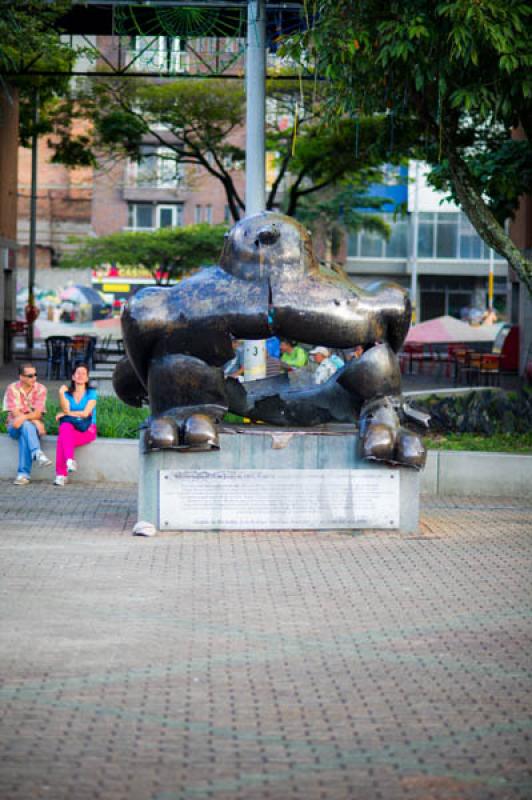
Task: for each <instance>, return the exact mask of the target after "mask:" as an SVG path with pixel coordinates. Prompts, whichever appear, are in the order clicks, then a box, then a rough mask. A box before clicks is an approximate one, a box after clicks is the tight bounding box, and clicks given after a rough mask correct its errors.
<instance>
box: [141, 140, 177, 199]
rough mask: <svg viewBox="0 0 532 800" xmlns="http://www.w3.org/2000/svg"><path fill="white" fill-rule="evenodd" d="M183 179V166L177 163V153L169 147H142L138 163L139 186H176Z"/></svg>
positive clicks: (171, 187)
mask: <svg viewBox="0 0 532 800" xmlns="http://www.w3.org/2000/svg"><path fill="white" fill-rule="evenodd" d="M182 180H183V166H182V164H179V163H177V161H176V154H175V153H174V151H173V150H172V149H171V148H169V147H151V146H149V145H146V146H143V147H141V156H140V160H139V162H138V163H137V165H136V176H135V183H136V185H137V186H144V187H146V186H152V187H159V188H170V189H173V188H176V187H177V186H179V184H180V183H181V181H182Z"/></svg>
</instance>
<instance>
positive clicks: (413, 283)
mask: <svg viewBox="0 0 532 800" xmlns="http://www.w3.org/2000/svg"><path fill="white" fill-rule="evenodd" d="M419 178H420V169H419V161H416V175H415V184H414V211H413V213H412V251H411V255H410V302H411V303H412V325H415V324H416V322H417V252H418V242H419Z"/></svg>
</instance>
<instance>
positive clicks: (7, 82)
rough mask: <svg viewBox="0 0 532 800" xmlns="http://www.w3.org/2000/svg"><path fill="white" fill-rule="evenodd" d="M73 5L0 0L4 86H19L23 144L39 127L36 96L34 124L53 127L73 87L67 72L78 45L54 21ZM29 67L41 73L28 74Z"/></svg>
mask: <svg viewBox="0 0 532 800" xmlns="http://www.w3.org/2000/svg"><path fill="white" fill-rule="evenodd" d="M70 5H71V2H70V0H53V2H47V3H43V2H42V0H19V2H13V0H0V91H5V92H7V94H8V96H9V94H10V92H11V90H12V88H13V87H15V88H16V89H17V90H18V93H19V98H20V125H19V138H20V142H21V144H22V145H26V146H27V145H28V144H29V141H30V138H31V135H32V133H33V131H34V129H35V125H34V107H35V103H36V101H37V102H38V108H39V114H38V122H37V127H36V129H35V130H36V132H37V134H38V135H40V134H44V133H50V132H51V131H52V130H53V128H54V125H55V123H56V116H55V114H56V109H57V104H58V101H59V98H61V97H64V96H65V94H67V92H68V90H69V75H68V73H69V71H70V69H71V68H72V65H73V63H74V60H75V58H76V53H77V51H76V49H74V48H72V47H71V46H70V45H69V44H68V43H65V42H64V41H62V40H61V36H60V32H59V31H58V30H57V28H56V27H55V23H56V20H57V19H58V18H59V17H61V16H62V15H63V14H64V13H65V12H66V11H67V10H68V8H69V7H70ZM29 70H31V71H32V73H35V72H38V71H40V72H41V73H42V74H40V75H36V74H32V75H28V74H27V72H28V71H29ZM60 73H62V74H60ZM37 92H38V95H37ZM78 163H79V162H78Z"/></svg>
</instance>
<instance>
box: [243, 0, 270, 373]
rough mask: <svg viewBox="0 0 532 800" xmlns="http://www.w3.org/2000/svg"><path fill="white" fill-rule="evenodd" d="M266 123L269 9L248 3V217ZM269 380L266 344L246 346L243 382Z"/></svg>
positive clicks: (255, 200)
mask: <svg viewBox="0 0 532 800" xmlns="http://www.w3.org/2000/svg"><path fill="white" fill-rule="evenodd" d="M265 122H266V8H265V2H264V0H248V27H247V44H246V215H249V214H257V213H258V212H259V211H264V208H265V205H266V169H265ZM265 377H266V342H265V341H264V340H261V341H258V340H256V341H246V342H245V344H244V380H246V381H247V380H254V379H257V378H265Z"/></svg>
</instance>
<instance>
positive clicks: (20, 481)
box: [13, 474, 30, 486]
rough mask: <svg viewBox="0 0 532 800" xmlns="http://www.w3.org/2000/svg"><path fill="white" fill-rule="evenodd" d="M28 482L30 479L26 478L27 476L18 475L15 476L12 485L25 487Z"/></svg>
mask: <svg viewBox="0 0 532 800" xmlns="http://www.w3.org/2000/svg"><path fill="white" fill-rule="evenodd" d="M29 482H30V479H29V478H28V476H27V475H20V474H19V475H17V477H16V478H15V480H14V481H13V484H14V485H15V486H27V485H28V483H29Z"/></svg>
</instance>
